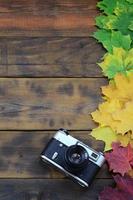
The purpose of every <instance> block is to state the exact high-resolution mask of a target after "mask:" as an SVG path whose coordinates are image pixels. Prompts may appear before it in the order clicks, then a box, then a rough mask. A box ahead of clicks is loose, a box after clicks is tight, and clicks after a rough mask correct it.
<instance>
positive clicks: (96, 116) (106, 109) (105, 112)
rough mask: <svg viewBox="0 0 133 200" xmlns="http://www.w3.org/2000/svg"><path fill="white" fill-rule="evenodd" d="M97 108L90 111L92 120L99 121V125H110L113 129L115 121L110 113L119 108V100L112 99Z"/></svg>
mask: <svg viewBox="0 0 133 200" xmlns="http://www.w3.org/2000/svg"><path fill="white" fill-rule="evenodd" d="M98 108H99V109H98V110H96V111H95V112H92V117H93V120H94V121H95V122H97V123H99V125H100V126H110V127H111V128H112V129H113V130H115V129H116V125H117V121H115V120H114V119H113V117H112V113H114V112H115V111H116V110H118V109H121V104H120V102H119V100H117V99H112V100H111V101H106V102H104V103H102V104H100V105H99V107H98Z"/></svg>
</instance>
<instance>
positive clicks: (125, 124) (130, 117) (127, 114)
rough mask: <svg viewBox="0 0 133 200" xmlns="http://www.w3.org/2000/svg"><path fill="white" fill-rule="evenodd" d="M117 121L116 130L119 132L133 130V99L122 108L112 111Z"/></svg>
mask: <svg viewBox="0 0 133 200" xmlns="http://www.w3.org/2000/svg"><path fill="white" fill-rule="evenodd" d="M112 116H113V119H114V120H115V121H117V123H115V130H116V131H117V133H121V134H123V133H126V132H128V131H132V132H133V101H131V102H127V103H126V104H125V107H124V108H123V109H121V110H116V111H115V112H114V113H112Z"/></svg>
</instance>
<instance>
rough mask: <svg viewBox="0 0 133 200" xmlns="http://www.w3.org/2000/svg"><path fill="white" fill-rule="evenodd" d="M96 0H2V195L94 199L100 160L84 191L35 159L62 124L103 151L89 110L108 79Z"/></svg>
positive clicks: (104, 181) (102, 182)
mask: <svg viewBox="0 0 133 200" xmlns="http://www.w3.org/2000/svg"><path fill="white" fill-rule="evenodd" d="M96 3H97V0H28V1H27V0H0V200H18V199H19V200H33V199H34V200H44V199H45V200H73V199H77V200H79V199H80V200H88V199H89V200H96V199H97V198H98V194H99V192H100V191H101V190H102V189H103V188H104V187H105V186H108V185H113V184H114V183H113V181H112V178H111V175H110V174H109V172H108V167H107V164H105V165H104V166H103V167H102V169H101V170H100V172H99V173H98V175H97V177H96V179H95V180H94V182H93V184H92V186H91V187H90V188H89V189H87V190H84V189H82V188H80V187H78V186H77V185H76V184H74V183H72V182H71V181H70V180H68V179H66V178H65V177H64V176H63V175H62V174H60V173H59V172H57V171H55V170H54V169H53V168H49V167H48V166H46V165H43V164H42V163H41V162H40V159H39V155H40V153H41V151H42V149H43V147H44V146H45V144H46V143H47V142H48V141H49V139H50V138H51V137H52V135H53V134H54V133H55V131H56V130H57V129H59V128H60V127H64V128H67V129H68V130H69V131H70V133H71V134H72V135H73V136H74V137H77V138H78V139H80V140H82V141H83V142H85V143H86V144H88V145H90V146H92V147H93V148H95V149H96V150H98V151H102V150H103V148H104V143H103V142H102V141H96V140H95V139H94V138H93V137H91V136H90V131H91V129H92V128H94V127H96V124H95V123H94V122H93V121H92V119H91V116H90V113H91V112H92V111H94V110H95V109H96V108H97V106H98V103H99V102H102V98H101V89H100V87H101V86H102V85H106V84H107V80H106V79H105V78H104V77H103V75H102V73H101V70H100V68H99V67H98V66H97V64H96V63H97V62H99V61H100V59H101V57H102V56H103V55H104V49H103V48H102V47H101V45H99V44H97V42H96V41H95V40H94V39H93V38H92V37H91V36H92V33H93V31H94V30H96V28H95V26H94V25H95V20H94V18H95V17H96V16H97V15H98V14H99V12H98V11H97V9H96Z"/></svg>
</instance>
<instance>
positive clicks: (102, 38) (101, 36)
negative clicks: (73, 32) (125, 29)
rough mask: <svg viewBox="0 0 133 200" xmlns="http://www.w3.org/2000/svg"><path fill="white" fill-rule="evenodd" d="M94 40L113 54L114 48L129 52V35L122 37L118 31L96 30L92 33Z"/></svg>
mask: <svg viewBox="0 0 133 200" xmlns="http://www.w3.org/2000/svg"><path fill="white" fill-rule="evenodd" d="M94 38H96V39H97V40H98V42H101V43H102V44H103V46H104V48H105V49H107V51H109V52H110V53H113V48H114V47H119V48H120V47H121V48H123V49H125V50H129V48H130V45H131V38H130V36H129V35H122V33H121V32H119V31H112V32H111V31H108V30H100V29H99V30H98V31H96V32H95V33H94Z"/></svg>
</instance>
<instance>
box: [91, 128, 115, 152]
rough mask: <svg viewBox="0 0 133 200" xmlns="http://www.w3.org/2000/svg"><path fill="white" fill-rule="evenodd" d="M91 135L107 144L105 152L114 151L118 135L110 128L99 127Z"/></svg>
mask: <svg viewBox="0 0 133 200" xmlns="http://www.w3.org/2000/svg"><path fill="white" fill-rule="evenodd" d="M91 135H92V136H93V137H95V138H96V139H97V140H102V141H104V142H105V148H104V151H108V150H110V149H112V146H111V144H112V142H114V141H117V135H116V133H115V132H114V131H113V130H112V129H111V128H110V127H98V128H96V129H93V130H92V132H91Z"/></svg>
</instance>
